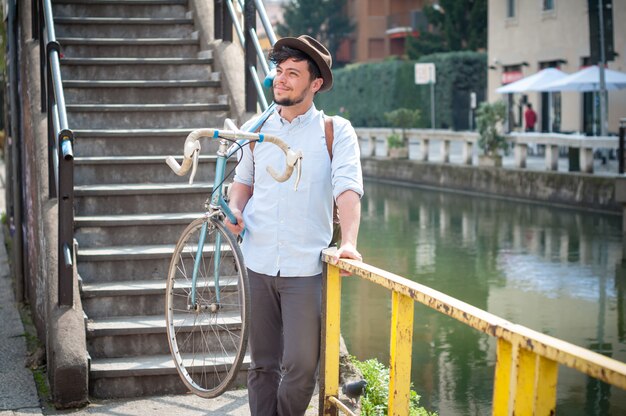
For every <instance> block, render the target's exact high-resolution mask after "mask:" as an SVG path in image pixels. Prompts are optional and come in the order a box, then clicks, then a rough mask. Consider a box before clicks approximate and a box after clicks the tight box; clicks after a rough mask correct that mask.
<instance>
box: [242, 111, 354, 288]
mask: <svg viewBox="0 0 626 416" xmlns="http://www.w3.org/2000/svg"><path fill="white" fill-rule="evenodd" d="M333 120H334V140H333V151H332V155H333V158H332V163H331V160H330V157H329V155H328V150H327V147H326V137H325V133H324V114H323V112H321V111H318V110H317V109H316V108H315V105H312V106H311V108H310V109H309V110H308V111H307V112H306V113H305V114H303V115H301V116H298V117H296V118H295V119H294V120H293V121H292V122H291V123H290V122H288V121H287V120H285V119H284V118H282V117H281V116H280V114H279V113H278V111H275V112H274V113H273V114H271V115H270V116H269V117H268V119H267V120H266V121H265V123H264V124H263V126H262V129H261V131H262V132H263V133H266V134H270V135H274V136H278V137H280V138H281V139H283V140H284V141H285V142H287V144H288V145H289V146H290V147H291V148H292V149H293V150H295V151H298V150H301V151H302V153H303V159H302V178H301V180H300V184H299V186H298V190H297V191H294V189H293V188H294V183H295V179H296V174H295V171H294V174H293V175H292V177H291V178H290V179H289V180H287V181H286V182H284V183H279V182H276V181H275V180H274V179H273V178H272V177H271V176H270V175H269V174H268V173H267V171H266V167H267V166H272V167H274V169H275V170H276V171H278V172H283V170H284V169H285V155H284V153H283V152H282V151H281V150H280V149H278V148H277V147H276V146H274V145H273V144H270V143H258V142H257V143H256V144H255V147H254V151H252V150H251V149H250V147H249V146H246V147H244V149H243V151H242V154H241V156H240V159H241V160H240V163H239V165H238V166H237V169H236V173H235V179H234V180H235V181H236V182H240V183H242V184H245V185H248V186H254V192H253V195H252V197H251V198H250V200H249V201H248V203H247V205H246V206H245V208H244V210H243V219H244V222H245V224H246V232H245V234H244V238H243V243H242V245H241V249H242V251H243V255H244V259H245V262H246V266H247V267H248V268H250V269H251V270H253V271H255V272H257V273H262V274H267V275H271V276H275V275H277V274H278V273H279V272H280V275H281V276H285V277H289V276H298V277H304V276H314V275H316V274H319V273H321V271H322V261H321V251H322V250H323V249H325V248H326V247H328V244H329V242H330V239H331V237H332V207H333V203H332V201H333V198H337V197H338V196H339V195H341V193H343V192H344V191H347V190H352V191H354V192H356V193H357V194H359V195H363V178H362V174H361V161H360V153H359V145H358V140H357V136H356V133H355V131H354V129H353V128H352V125H351V124H350V122H349V121H348V120H346V119H343V118H341V117H333ZM253 122H254V120H251V121H250V122H248V123H246V124H245V125H244V126H243V127H242V130H247V128H248V126H250V125H252V123H253Z"/></svg>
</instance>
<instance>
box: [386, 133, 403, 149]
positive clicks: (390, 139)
mask: <svg viewBox="0 0 626 416" xmlns="http://www.w3.org/2000/svg"><path fill="white" fill-rule="evenodd" d="M387 147H388V148H390V149H399V148H402V147H404V140H403V139H402V136H400V135H399V134H397V133H391V134H390V135H389V136H387Z"/></svg>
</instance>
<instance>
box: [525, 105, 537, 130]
mask: <svg viewBox="0 0 626 416" xmlns="http://www.w3.org/2000/svg"><path fill="white" fill-rule="evenodd" d="M524 122H525V123H526V126H525V127H526V129H525V131H535V124H536V123H537V113H535V110H533V105H532V104H531V103H528V104H526V111H525V112H524Z"/></svg>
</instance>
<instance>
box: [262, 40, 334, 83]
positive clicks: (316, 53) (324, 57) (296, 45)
mask: <svg viewBox="0 0 626 416" xmlns="http://www.w3.org/2000/svg"><path fill="white" fill-rule="evenodd" d="M283 46H288V47H290V48H293V49H297V50H299V51H302V52H304V53H305V54H307V55H308V56H309V57H310V58H311V59H313V62H315V63H316V64H317V66H318V68H319V69H320V72H321V74H322V79H323V80H324V84H322V87H321V88H320V92H321V91H328V90H329V89H331V87H332V86H333V72H332V71H331V70H330V68H331V67H332V66H333V58H332V57H331V56H330V52H328V49H326V48H325V47H324V45H322V44H321V43H319V42H318V41H317V40H316V39H314V38H312V37H310V36H307V35H302V36H298V37H297V38H289V37H287V38H282V39H279V40H278V41H276V43H275V44H274V49H278V48H281V47H283Z"/></svg>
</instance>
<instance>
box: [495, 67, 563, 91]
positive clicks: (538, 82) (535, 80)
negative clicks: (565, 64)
mask: <svg viewBox="0 0 626 416" xmlns="http://www.w3.org/2000/svg"><path fill="white" fill-rule="evenodd" d="M565 77H567V74H566V73H565V72H563V71H560V70H558V69H556V68H545V69H542V70H541V71H539V72H537V73H535V74H533V75H529V76H527V77H525V78H522V79H520V80H518V81H515V82H512V83H510V84H507V85H505V86H503V87H500V88H498V89H496V92H497V93H500V94H511V93H516V92H527V91H543V88H545V87H546V86H547V85H550V84H553V83H554V82H556V81H558V80H561V79H563V78H565Z"/></svg>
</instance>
